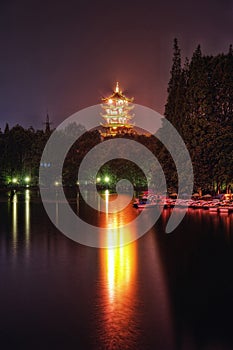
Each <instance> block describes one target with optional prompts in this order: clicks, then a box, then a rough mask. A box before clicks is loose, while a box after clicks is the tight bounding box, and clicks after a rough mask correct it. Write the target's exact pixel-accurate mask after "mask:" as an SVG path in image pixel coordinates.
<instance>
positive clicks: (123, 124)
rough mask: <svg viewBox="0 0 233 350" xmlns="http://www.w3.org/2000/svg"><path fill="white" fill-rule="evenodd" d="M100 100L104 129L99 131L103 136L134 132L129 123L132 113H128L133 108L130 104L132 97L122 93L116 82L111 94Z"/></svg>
mask: <svg viewBox="0 0 233 350" xmlns="http://www.w3.org/2000/svg"><path fill="white" fill-rule="evenodd" d="M102 102H103V103H102V108H103V110H104V113H101V115H102V117H103V118H104V121H105V122H104V123H101V126H102V128H103V129H104V131H103V132H101V135H102V136H103V137H108V136H116V135H117V134H132V133H134V130H133V127H134V125H133V124H132V123H131V119H132V118H133V115H130V111H131V110H132V109H133V108H134V105H133V104H132V102H133V98H128V97H126V96H125V95H123V93H122V91H121V90H120V88H119V84H118V82H117V83H116V88H115V91H114V92H113V94H112V95H111V96H109V97H106V98H105V97H104V98H102Z"/></svg>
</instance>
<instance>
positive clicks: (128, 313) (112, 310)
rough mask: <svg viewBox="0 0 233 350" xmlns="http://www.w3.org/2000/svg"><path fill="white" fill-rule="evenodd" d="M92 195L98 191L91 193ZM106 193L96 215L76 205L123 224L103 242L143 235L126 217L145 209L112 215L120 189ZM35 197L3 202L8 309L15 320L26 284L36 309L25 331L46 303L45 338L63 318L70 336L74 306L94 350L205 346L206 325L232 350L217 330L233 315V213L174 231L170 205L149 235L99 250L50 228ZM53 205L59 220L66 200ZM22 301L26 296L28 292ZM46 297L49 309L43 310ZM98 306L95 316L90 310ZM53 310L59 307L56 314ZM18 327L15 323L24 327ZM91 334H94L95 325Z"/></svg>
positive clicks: (210, 340)
mask: <svg viewBox="0 0 233 350" xmlns="http://www.w3.org/2000/svg"><path fill="white" fill-rule="evenodd" d="M88 195H92V194H88V193H86V196H88ZM104 197H105V199H106V202H105V209H106V212H101V211H99V212H96V213H95V215H93V212H92V214H91V215H90V211H89V209H88V208H86V207H85V206H84V204H83V201H82V200H81V199H80V198H79V199H78V201H77V207H76V208H75V210H76V211H77V212H80V213H81V215H82V216H84V217H86V218H87V219H88V220H89V221H91V222H93V224H95V225H96V226H97V225H99V226H104V227H109V228H114V234H113V235H112V234H111V235H108V234H107V235H105V236H100V240H101V242H104V243H109V242H112V241H114V242H115V243H116V242H117V243H118V244H119V245H120V244H122V243H124V235H132V237H133V236H134V235H135V233H136V232H137V227H135V228H134V230H133V232H125V229H124V223H126V222H129V221H131V220H133V219H134V218H135V217H136V216H137V215H138V214H137V210H135V209H133V208H132V206H128V207H127V208H126V210H125V211H122V212H119V213H109V212H108V203H109V201H111V200H112V199H114V195H112V194H110V193H107V192H106V193H105V195H104ZM33 200H34V197H33V195H32V194H31V192H30V191H29V190H27V191H26V192H25V193H24V196H22V195H18V194H16V195H15V196H14V198H13V200H12V202H10V201H8V203H7V202H6V203H5V204H4V203H3V204H2V203H0V204H1V208H2V212H1V213H3V214H2V216H1V222H0V224H1V225H2V226H1V230H0V233H1V236H0V248H1V255H0V262H1V264H0V269H1V280H2V281H4V280H6V281H7V283H5V284H4V282H3V283H2V287H1V289H0V292H1V295H2V301H0V303H1V304H0V305H1V312H2V309H4V307H5V306H6V310H5V314H6V315H7V314H8V312H9V313H10V317H11V318H12V319H13V320H14V317H15V316H16V314H15V308H17V307H18V304H17V300H16V301H14V304H13V306H12V297H9V300H8V294H9V295H11V293H12V295H13V291H15V288H18V290H19V291H21V293H22V300H21V302H22V303H23V304H22V305H23V306H22V311H23V312H24V311H25V310H24V308H26V306H24V303H25V304H26V305H27V308H28V309H26V310H27V313H26V314H25V315H27V317H28V319H27V318H26V316H25V321H24V326H23V328H21V330H20V332H22V333H23V332H24V331H25V330H26V329H27V327H29V328H30V323H31V322H32V320H34V316H33V311H31V310H34V309H36V312H37V313H40V312H42V314H41V320H43V322H42V321H41V323H39V328H38V329H39V330H43V327H45V330H44V332H45V333H44V334H47V333H46V332H47V330H48V329H49V327H50V326H51V324H54V328H55V332H56V331H57V332H60V333H61V329H59V327H60V323H61V324H62V327H65V324H66V319H65V318H64V320H63V318H62V316H61V317H60V318H59V315H60V313H61V315H63V310H66V312H67V314H66V317H67V321H69V320H70V319H72V322H73V323H74V325H76V324H78V321H79V320H80V319H81V322H82V319H83V328H84V329H86V332H87V338H90V339H91V341H90V342H91V343H92V345H90V344H89V347H85V345H84V346H83V347H81V348H85V349H89V348H90V349H133V350H134V349H136V350H141V349H143V350H144V349H159V350H160V349H164V350H173V349H182V350H183V349H184V350H186V349H199V348H200V346H199V342H201V341H202V338H203V334H202V333H200V334H198V333H195V332H194V330H195V329H198V327H200V329H205V332H206V334H205V336H206V339H207V340H206V344H213V349H214V346H215V344H219V348H221V349H227V347H226V346H227V345H226V346H225V345H224V341H223V342H221V334H220V333H219V335H218V336H219V339H217V340H215V339H214V335H215V334H218V329H221V327H222V328H223V329H224V331H225V332H226V333H227V332H228V328H227V327H228V322H227V318H226V321H225V318H223V317H221V316H223V315H222V314H221V310H224V306H227V308H226V310H233V305H232V303H231V299H230V298H229V295H231V293H230V292H228V290H227V288H228V284H229V285H230V284H231V278H232V261H231V256H232V255H231V251H232V245H233V244H232V234H233V232H232V223H233V214H229V215H219V214H211V213H209V212H208V211H204V210H196V211H195V210H192V209H191V210H189V211H188V213H187V216H186V218H185V219H184V222H183V223H182V224H181V226H180V228H178V229H177V230H176V232H175V233H174V234H171V235H166V234H165V233H164V230H163V227H165V226H166V221H167V219H168V217H169V215H170V212H169V210H165V211H164V212H163V213H162V217H161V220H160V221H159V224H158V225H156V227H155V228H153V229H151V230H150V231H149V232H148V234H146V235H145V236H143V237H142V238H140V239H139V240H137V241H135V242H133V243H131V244H128V245H126V246H123V247H119V248H115V249H99V250H98V249H94V248H88V247H82V246H80V245H78V244H76V243H74V242H72V241H69V240H68V239H67V238H66V237H65V236H63V235H61V234H59V233H58V232H57V231H56V229H55V228H54V227H53V226H52V225H50V224H49V221H48V218H47V217H46V214H45V213H44V211H43V209H42V206H41V204H40V203H34V202H33ZM97 200H98V199H97ZM4 205H5V208H6V211H7V212H8V215H9V227H8V226H7V224H5V223H6V222H7V220H8V218H7V216H6V217H4V211H3V209H4ZM52 205H54V213H56V219H57V220H59V213H61V211H62V206H63V204H62V203H60V202H56V203H53V204H52ZM99 208H100V204H99ZM38 209H39V211H38ZM100 209H101V208H100ZM181 210H182V209H181ZM4 225H5V226H4ZM5 232H6V234H5ZM11 259H12V262H13V263H14V264H12V265H11V264H10V262H11ZM25 266H26V267H27V269H25ZM11 267H13V268H12V269H11ZM15 271H17V273H16V272H15ZM173 274H174V277H173ZM29 276H30V277H29ZM177 276H178V277H177ZM63 280H64V283H63ZM21 282H22V284H20V283H21ZM6 286H7V287H6ZM7 288H8V292H7ZM230 288H231V287H229V291H230V290H231V289H230ZM5 290H6V292H5ZM28 290H31V293H29V292H28ZM38 290H40V292H38ZM43 293H44V294H43ZM47 293H49V295H50V297H49V295H47ZM228 293H229V295H228ZM64 295H65V296H66V298H64ZM32 296H33V297H32ZM4 298H5V299H4ZM18 298H19V300H20V294H19V295H18ZM33 298H34V299H33ZM40 298H42V300H43V303H45V304H44V305H45V306H44V307H43V305H41V304H38V306H37V302H38V300H40ZM89 298H91V299H90V301H89ZM174 300H175V302H174ZM206 300H208V303H210V304H211V303H212V304H213V305H212V306H211V310H213V311H212V312H213V315H212V316H211V314H210V317H209V318H208V317H207V316H205V315H208V313H209V312H210V311H211V310H210V309H208V308H207V306H208V305H209V304H207V302H206ZM209 300H210V301H209ZM218 303H220V305H222V308H220V307H219V309H217V310H216V314H217V315H219V316H218V317H217V316H215V307H216V306H217V305H218ZM224 303H225V304H226V305H225V304H224ZM88 305H89V309H88V310H89V312H88V313H85V312H86V309H87V308H88ZM206 305H207V306H206ZM189 308H190V310H189ZM47 309H48V310H51V309H52V310H53V312H54V316H53V313H51V312H49V311H47ZM203 309H204V310H205V311H203ZM9 310H10V311H9ZM55 310H56V312H55ZM80 310H83V313H80V312H81V311H80ZM219 310H220V311H219ZM25 312H26V311H25ZM225 312H226V311H225ZM56 315H58V316H56ZM84 315H85V317H84ZM203 315H204V316H205V317H206V320H205V319H204V321H203V320H202V318H203V317H204V316H203ZM47 318H48V320H49V321H46V319H47ZM212 320H214V321H212ZM195 322H196V323H195ZM200 322H202V323H201V325H200V326H199V323H200ZM209 324H211V326H208V325H209ZM214 324H216V325H217V326H216V329H215V331H214V332H212V329H208V327H210V328H211V327H214ZM229 324H230V323H229ZM4 326H5V325H1V327H4ZM12 327H13V326H12V325H11V327H10V326H9V329H10V330H11V329H14V327H13V328H12ZM79 327H80V324H79ZM79 327H77V328H75V326H74V329H73V331H72V333H71V338H72V337H73V338H74V339H75V337H76V336H77V337H79ZM33 329H34V328H33ZM58 329H59V331H58ZM39 330H38V332H40V331H39ZM67 332H68V330H67ZM82 332H83V333H82V335H83V334H85V330H83V331H82ZM199 332H201V331H200V330H199ZM221 332H223V330H222V329H221ZM212 333H213V336H212ZM67 334H70V333H69V332H68V333H67ZM229 334H231V333H230V331H229ZM64 339H65V341H67V338H64ZM37 341H38V338H37ZM227 341H228V343H229V342H230V340H228V339H227V340H225V342H227ZM51 348H52V347H51ZM54 348H56V347H54ZM58 348H59V347H58ZM63 348H64V349H65V346H64V347H63ZM63 348H62V349H63ZM76 348H78V346H77V347H76ZM201 348H203V349H206V348H207V347H205V346H202V347H201ZM209 348H210V347H209ZM211 350H212V348H211Z"/></svg>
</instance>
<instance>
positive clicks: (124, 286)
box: [99, 191, 138, 349]
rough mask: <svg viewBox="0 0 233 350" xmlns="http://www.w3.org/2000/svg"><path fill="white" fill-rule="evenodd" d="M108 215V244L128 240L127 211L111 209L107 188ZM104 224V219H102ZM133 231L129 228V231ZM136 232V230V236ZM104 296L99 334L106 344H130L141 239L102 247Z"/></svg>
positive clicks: (105, 224) (106, 241) (106, 206)
mask: <svg viewBox="0 0 233 350" xmlns="http://www.w3.org/2000/svg"><path fill="white" fill-rule="evenodd" d="M104 197H105V198H104V199H105V215H104V216H102V217H101V219H102V223H103V224H104V226H105V227H108V228H109V229H111V230H109V234H108V233H107V234H106V235H105V237H102V239H101V240H102V242H104V244H109V245H112V244H113V242H114V244H118V245H122V244H124V234H126V232H125V228H124V226H123V225H124V222H125V221H126V219H127V217H126V216H125V215H124V212H120V213H119V212H118V213H111V214H109V213H108V204H109V193H108V191H106V192H105V196H104ZM100 224H101V223H100ZM128 234H129V232H128ZM133 235H134V233H133V232H132V236H133ZM100 266H101V270H100V274H101V277H100V280H101V288H100V296H99V303H100V305H99V306H100V309H101V314H100V315H99V316H100V326H99V333H100V334H99V336H100V338H101V340H102V342H103V344H105V346H106V348H109V349H111V348H115V347H114V346H116V345H117V346H120V344H121V345H122V348H124V346H126V345H127V342H128V341H127V337H129V335H130V333H131V329H132V333H133V329H136V328H137V326H136V327H135V324H136V323H137V320H136V319H135V317H134V316H135V315H134V312H135V298H136V294H137V288H136V285H135V279H136V269H137V243H136V242H133V243H131V244H128V245H124V246H119V247H117V248H105V249H100ZM137 336H138V334H137V332H135V333H134V334H131V335H130V337H129V339H130V342H135V343H136V337H137Z"/></svg>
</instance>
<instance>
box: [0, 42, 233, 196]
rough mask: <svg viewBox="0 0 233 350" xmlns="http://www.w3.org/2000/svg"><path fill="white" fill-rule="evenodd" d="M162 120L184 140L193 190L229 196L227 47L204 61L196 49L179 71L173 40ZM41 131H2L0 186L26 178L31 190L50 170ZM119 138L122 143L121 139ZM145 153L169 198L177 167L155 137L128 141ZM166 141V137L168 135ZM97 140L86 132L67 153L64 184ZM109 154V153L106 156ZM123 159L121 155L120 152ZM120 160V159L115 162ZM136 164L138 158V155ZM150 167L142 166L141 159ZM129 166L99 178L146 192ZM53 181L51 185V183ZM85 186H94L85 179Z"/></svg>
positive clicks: (231, 66)
mask: <svg viewBox="0 0 233 350" xmlns="http://www.w3.org/2000/svg"><path fill="white" fill-rule="evenodd" d="M165 117H166V119H167V120H169V121H170V122H171V123H172V124H173V125H174V126H175V128H176V129H177V130H178V132H179V134H180V135H181V136H182V138H183V140H184V142H185V144H186V146H187V148H188V150H189V153H190V156H191V159H192V164H193V169H194V179H195V183H194V190H195V191H198V190H199V189H201V190H202V191H204V192H218V191H229V189H230V186H231V185H232V184H233V137H232V135H233V53H232V47H231V46H230V48H229V52H228V53H227V54H219V55H217V56H205V55H203V54H202V52H201V48H200V46H198V47H197V49H196V50H195V52H194V53H193V56H192V58H191V60H190V61H188V59H186V60H185V63H184V64H183V65H182V62H181V52H180V49H179V47H178V43H177V40H176V39H175V41H174V56H173V65H172V69H171V78H170V81H169V85H168V98H167V103H166V106H165ZM51 132H52V131H50V129H49V128H48V127H47V128H46V130H45V131H43V130H34V129H33V128H32V127H30V128H29V129H25V128H23V127H22V126H20V125H16V126H14V127H12V128H9V126H8V124H7V125H6V127H5V130H4V131H3V132H1V131H0V150H1V152H0V165H1V168H0V184H1V186H2V185H14V186H16V185H25V183H26V182H25V179H29V178H30V184H31V185H37V184H38V178H39V168H40V166H43V167H46V166H54V164H53V162H52V161H51V160H49V159H48V162H47V164H41V163H40V159H41V155H42V152H43V149H44V147H45V144H46V142H47V140H48V139H49V137H50V135H51ZM81 132H82V133H83V132H84V129H83V127H82V126H80V125H76V124H72V125H69V126H68V127H67V128H66V129H65V130H64V131H62V132H61V131H60V133H61V135H59V137H60V138H61V142H62V140H63V138H64V137H69V135H70V134H72V133H75V134H77V135H78V134H80V133H81ZM121 137H124V136H122V135H121ZM125 137H129V138H131V139H132V138H133V139H134V140H135V141H137V142H141V143H142V144H144V145H145V146H146V147H148V148H149V149H150V150H151V151H152V152H153V153H154V154H155V155H156V157H157V158H158V160H159V162H160V164H161V165H162V168H163V171H164V173H165V176H166V180H167V184H168V188H169V191H170V192H173V191H177V173H176V167H175V164H174V162H173V160H172V158H171V156H170V155H169V153H168V152H167V150H166V149H165V148H164V147H163V146H162V144H160V143H159V142H158V141H157V140H156V139H155V137H154V136H150V137H148V136H145V135H131V136H125ZM168 137H169V135H168ZM101 141H102V140H101V136H100V134H99V132H98V130H94V131H89V132H85V133H84V134H83V135H82V136H81V137H80V138H79V139H78V140H77V141H76V142H75V144H74V145H73V146H72V147H71V149H70V151H69V153H68V155H67V157H66V160H65V163H64V167H63V179H62V182H63V184H68V185H75V184H76V183H77V174H78V168H79V165H80V163H81V161H82V159H83V157H84V156H85V155H86V154H87V153H88V151H89V150H90V149H91V148H92V147H93V146H95V145H97V144H98V143H100V142H101ZM106 152H111V148H109V149H108V150H106ZM122 152H123V154H124V150H122ZM119 158H120V157H119ZM138 159H140V154H138ZM140 161H141V164H142V170H143V164H144V165H145V166H147V167H148V164H146V160H144V159H141V160H140ZM142 170H140V169H139V168H138V167H137V166H135V165H133V164H132V162H129V161H126V160H123V159H117V160H115V161H111V162H108V163H106V164H105V165H103V166H102V167H101V169H100V171H99V174H98V176H99V178H100V179H101V181H104V178H105V177H106V176H109V177H110V178H111V179H110V180H111V184H112V185H114V184H115V183H116V182H117V181H118V180H120V179H122V178H127V179H128V180H130V181H131V182H132V183H133V184H134V186H136V187H145V186H146V179H145V176H144V174H143V172H142ZM55 180H56V179H54V181H55ZM87 180H88V181H96V179H89V178H88V174H87ZM150 181H151V182H152V183H156V181H158V179H157V177H156V166H154V165H152V164H151V165H150Z"/></svg>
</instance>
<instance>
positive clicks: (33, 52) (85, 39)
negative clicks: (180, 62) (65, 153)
mask: <svg viewBox="0 0 233 350" xmlns="http://www.w3.org/2000/svg"><path fill="white" fill-rule="evenodd" d="M232 23H233V1H232V0H221V1H220V0H218V1H216V0H205V1H203V0H202V1H201V0H192V1H184V0H182V1H171V2H170V3H169V2H168V1H161V0H160V1H156V0H154V1H147V0H144V1H140V2H137V1H133V0H132V1H127V0H126V1H120V0H117V1H111V0H108V1H101V0H100V1H88V0H81V1H80V0H76V1H73V0H72V1H69V0H68V1H59V0H58V1H49V0H48V1H43V0H42V1H31V0H30V1H29V0H21V1H16V0H2V1H1V5H0V42H1V50H0V102H1V103H0V127H2V128H4V125H5V123H6V122H7V121H8V122H9V124H10V126H13V125H14V124H16V123H19V124H22V125H24V126H26V127H28V126H30V125H32V126H34V127H35V128H42V127H44V126H43V124H42V123H43V121H44V120H45V117H46V110H47V109H48V111H49V115H50V118H51V119H52V121H53V123H54V124H53V125H54V126H56V125H57V124H58V123H60V122H61V121H62V120H64V119H65V118H66V117H68V116H69V115H71V114H72V113H74V112H76V111H78V110H80V109H82V108H84V107H88V106H90V105H93V104H97V103H99V102H100V96H101V95H107V94H108V93H110V92H111V89H112V88H113V87H114V84H115V81H116V80H118V81H119V82H120V85H121V86H122V88H123V90H126V91H125V92H126V93H128V95H129V96H134V97H135V102H136V103H138V104H142V105H146V106H149V107H152V108H154V109H155V110H156V111H158V112H160V113H163V112H164V104H165V101H166V89H167V83H168V79H169V76H170V73H169V71H170V68H171V60H172V46H173V38H174V37H177V38H178V40H179V44H180V47H181V49H182V54H183V56H189V57H190V56H191V54H192V52H193V50H194V49H195V48H196V46H197V45H198V44H199V43H200V44H201V46H202V51H203V53H204V54H217V53H220V52H227V51H228V48H229V44H230V43H232V42H233V40H232V39H233V25H232Z"/></svg>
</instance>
